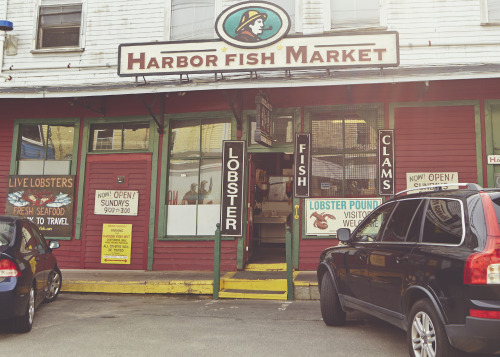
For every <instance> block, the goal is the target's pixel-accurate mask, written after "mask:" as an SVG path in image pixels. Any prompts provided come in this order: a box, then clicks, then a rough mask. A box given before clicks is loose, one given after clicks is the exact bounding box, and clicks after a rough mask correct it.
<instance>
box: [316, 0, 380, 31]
mask: <svg viewBox="0 0 500 357" xmlns="http://www.w3.org/2000/svg"><path fill="white" fill-rule="evenodd" d="M379 8H380V11H379V24H378V26H360V27H332V24H331V22H332V12H331V11H332V8H331V1H330V0H323V14H324V16H323V21H324V23H323V26H324V28H323V30H324V31H325V32H341V31H353V30H367V31H369V30H379V31H380V30H386V29H387V11H388V10H387V0H379Z"/></svg>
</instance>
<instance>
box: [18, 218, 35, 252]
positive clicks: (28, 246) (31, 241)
mask: <svg viewBox="0 0 500 357" xmlns="http://www.w3.org/2000/svg"><path fill="white" fill-rule="evenodd" d="M21 238H22V240H21V246H20V251H21V253H31V252H33V250H35V249H36V246H37V244H38V242H37V240H36V239H35V236H34V235H33V233H32V232H31V229H30V228H29V226H28V225H27V224H25V223H22V224H21Z"/></svg>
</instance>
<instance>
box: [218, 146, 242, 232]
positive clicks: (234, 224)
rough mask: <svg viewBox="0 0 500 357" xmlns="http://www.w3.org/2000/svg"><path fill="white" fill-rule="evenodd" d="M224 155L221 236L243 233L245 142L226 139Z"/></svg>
mask: <svg viewBox="0 0 500 357" xmlns="http://www.w3.org/2000/svg"><path fill="white" fill-rule="evenodd" d="M223 145H224V146H223V149H224V151H223V154H222V155H223V156H222V165H223V167H222V190H221V192H222V193H221V195H222V197H221V212H220V223H221V229H220V230H221V236H223V237H241V236H242V235H243V179H244V176H243V175H244V173H245V170H244V166H245V142H244V141H229V140H226V141H224V144H223Z"/></svg>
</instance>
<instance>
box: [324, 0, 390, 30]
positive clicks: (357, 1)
mask: <svg viewBox="0 0 500 357" xmlns="http://www.w3.org/2000/svg"><path fill="white" fill-rule="evenodd" d="M380 8H381V7H380V0H350V1H345V0H330V20H331V24H330V26H331V28H332V29H342V28H366V27H379V26H381V25H382V24H381V16H380Z"/></svg>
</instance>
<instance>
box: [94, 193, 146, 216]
mask: <svg viewBox="0 0 500 357" xmlns="http://www.w3.org/2000/svg"><path fill="white" fill-rule="evenodd" d="M138 207H139V191H123V190H96V191H95V203H94V214H103V215H112V216H137V209H138Z"/></svg>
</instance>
